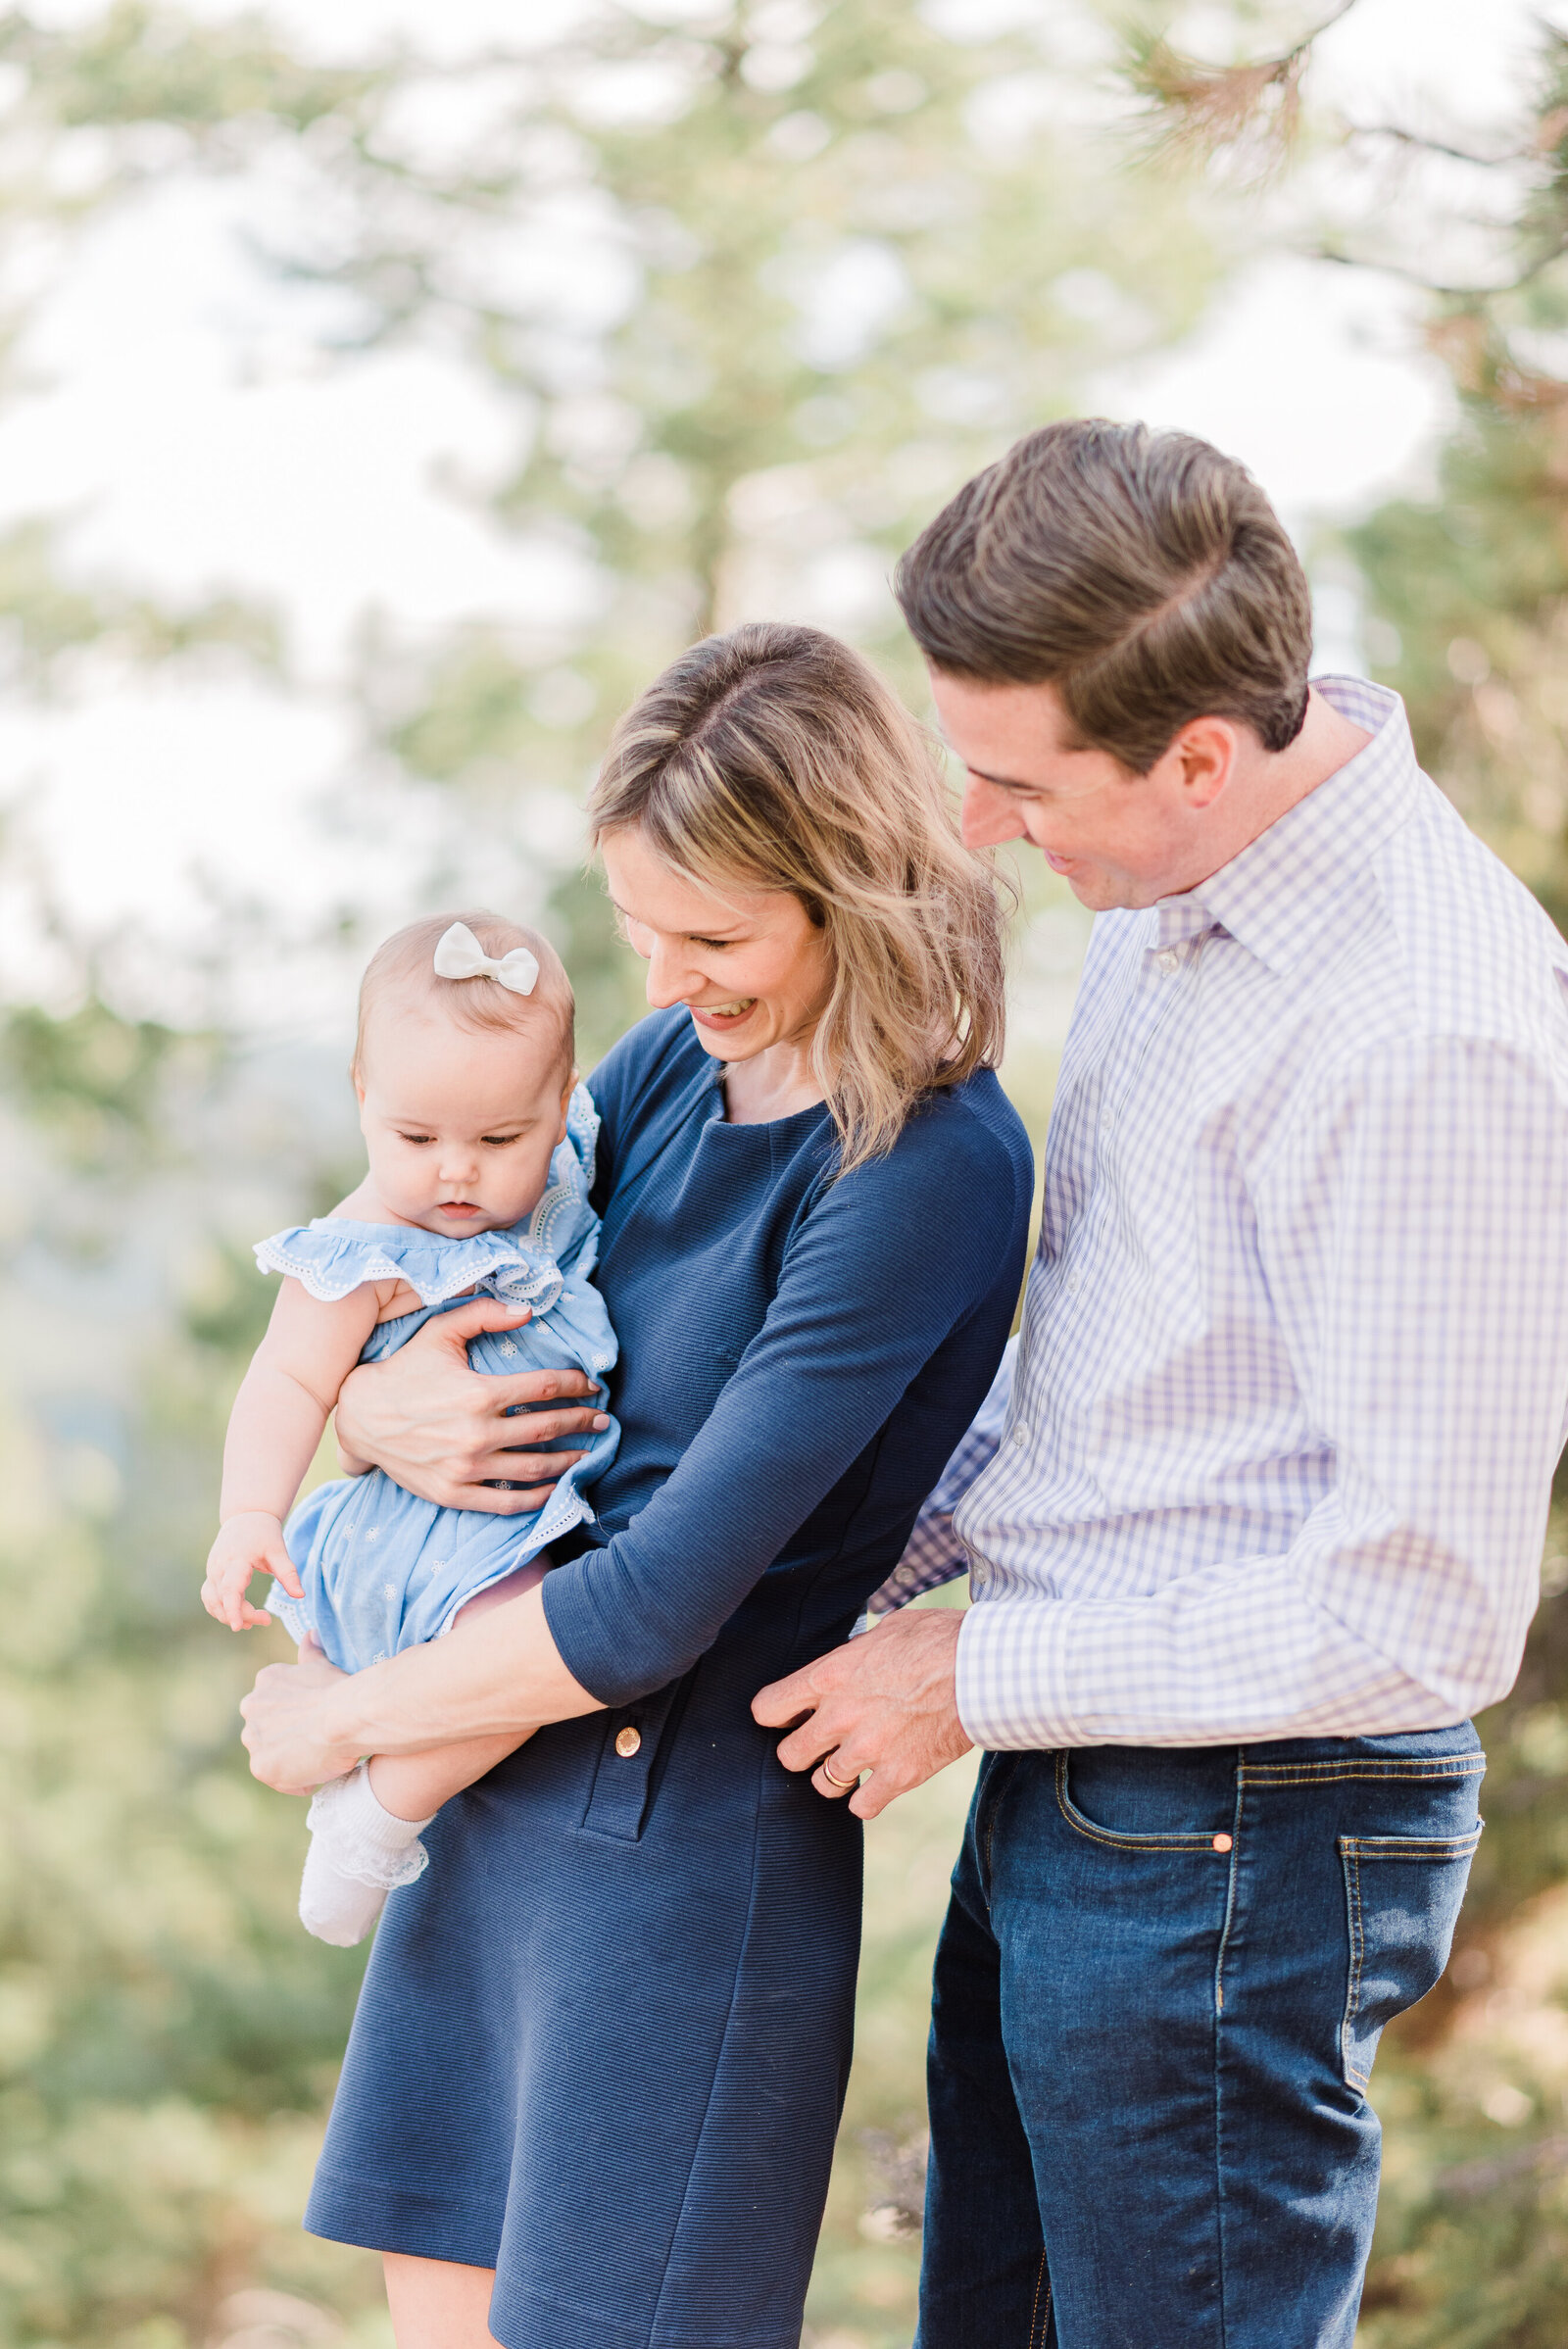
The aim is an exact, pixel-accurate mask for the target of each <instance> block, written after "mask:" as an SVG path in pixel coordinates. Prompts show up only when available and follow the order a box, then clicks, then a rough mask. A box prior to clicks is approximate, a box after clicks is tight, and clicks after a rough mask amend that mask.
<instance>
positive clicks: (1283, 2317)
mask: <svg viewBox="0 0 1568 2349" xmlns="http://www.w3.org/2000/svg"><path fill="white" fill-rule="evenodd" d="M1485 1766H1486V1762H1485V1756H1484V1755H1483V1754H1482V1752H1481V1749H1480V1742H1479V1740H1478V1738H1477V1737H1476V1734H1475V1731H1474V1729H1472V1728H1471V1726H1470V1724H1469V1723H1468V1722H1466V1723H1463V1724H1462V1725H1461V1726H1460V1727H1459V1728H1457V1729H1448V1730H1436V1731H1429V1732H1422V1733H1420V1734H1412V1735H1408V1736H1402V1737H1312V1738H1298V1739H1292V1740H1288V1741H1282V1742H1280V1743H1277V1744H1268V1745H1250V1746H1235V1745H1225V1746H1204V1747H1200V1748H1196V1749H1195V1748H1191V1747H1188V1748H1180V1749H1165V1748H1155V1747H1148V1746H1144V1747H1136V1746H1112V1745H1101V1746H1088V1747H1083V1748H1079V1749H1077V1750H1074V1751H1072V1752H1064V1753H1003V1754H988V1755H987V1756H986V1757H985V1761H984V1765H983V1767H982V1769H981V1772H980V1780H979V1785H978V1786H977V1787H976V1790H975V1798H974V1806H973V1809H972V1810H971V1812H970V1815H969V1824H968V1828H967V1830H966V1833H965V1836H964V1847H963V1852H962V1854H961V1856H960V1858H959V1861H958V1865H957V1868H956V1872H955V1875H954V1880H953V1900H952V1906H951V1908H950V1910H949V1913H948V1919H947V1923H946V1926H945V1927H944V1929H943V1933H942V1940H941V1945H940V1947H939V1949H938V1952H937V1963H936V1996H935V2005H934V2013H933V2022H932V2031H931V2057H930V2097H931V2170H930V2178H929V2182H928V2186H927V2193H926V2237H925V2260H924V2268H923V2273H922V2276H921V2285H920V2330H919V2334H918V2336H917V2341H916V2349H1350V2342H1351V2338H1352V2336H1353V2334H1354V2331H1355V2320H1356V2310H1357V2306H1358V2303H1359V2300H1360V2292H1361V2277H1362V2273H1363V2271H1364V2269H1365V2265H1366V2256H1367V2250H1368V2247H1369V2244H1370V2240H1371V2234H1372V2220H1373V2215H1374V2211H1375V2208H1376V2203H1377V2186H1378V2153H1379V2129H1378V2122H1377V2117H1376V2115H1375V2114H1374V2113H1373V2112H1372V2110H1371V2108H1370V2106H1369V2105H1368V2104H1367V2101H1366V2094H1365V2090H1366V2084H1367V2079H1368V2076H1369V2074H1370V2072H1371V2069H1372V2059H1373V2056H1374V2054H1375V2053H1376V2050H1377V2043H1378V2038H1379V2036H1380V2034H1381V2032H1382V2030H1383V2026H1384V2025H1385V2024H1386V2023H1387V2022H1388V2021H1389V2020H1390V2018H1391V2017H1392V2016H1394V2015H1397V2014H1399V2013H1401V2012H1402V2011H1403V2009H1404V2008H1405V2007H1408V2006H1412V2005H1414V2003H1415V2001H1416V2000H1417V1999H1418V1998H1420V1997H1421V1996H1422V1995H1423V1994H1424V1993H1425V1992H1426V1991H1427V1990H1429V1989H1430V1988H1431V1987H1432V1985H1433V1983H1434V1982H1436V1981H1437V1979H1438V1977H1439V1975H1440V1974H1441V1973H1442V1972H1443V1969H1444V1967H1445V1965H1446V1962H1447V1956H1448V1944H1449V1942H1450V1940H1451V1938H1452V1935H1453V1927H1454V1921H1455V1919H1456V1918H1457V1916H1458V1913H1459V1903H1460V1901H1461V1900H1462V1898H1463V1896H1464V1887H1465V1880H1466V1878H1467V1876H1468V1875H1469V1871H1470V1859H1471V1855H1472V1853H1473V1852H1474V1850H1475V1847H1476V1844H1477V1842H1478V1841H1479V1839H1480V1835H1481V1823H1480V1820H1479V1819H1478V1817H1477V1813H1476V1798H1477V1793H1478V1790H1479V1787H1480V1783H1481V1773H1482V1771H1483V1769H1484V1768H1485Z"/></svg>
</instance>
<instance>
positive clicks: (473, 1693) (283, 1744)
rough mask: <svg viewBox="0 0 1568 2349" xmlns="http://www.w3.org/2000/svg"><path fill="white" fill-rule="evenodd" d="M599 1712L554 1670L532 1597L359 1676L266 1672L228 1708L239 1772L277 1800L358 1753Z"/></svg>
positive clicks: (403, 1749) (518, 1731) (304, 1664)
mask: <svg viewBox="0 0 1568 2349" xmlns="http://www.w3.org/2000/svg"><path fill="white" fill-rule="evenodd" d="M600 1709H601V1708H600V1703H599V1699H598V1698H597V1697H596V1696H591V1695H590V1694H589V1692H588V1690H587V1689H586V1688H583V1687H581V1686H580V1684H579V1683H578V1682H577V1681H575V1680H573V1679H572V1677H571V1674H570V1673H569V1672H568V1671H567V1670H566V1668H565V1666H564V1664H563V1662H562V1660H561V1652H560V1650H559V1648H558V1647H557V1645H556V1642H555V1640H554V1639H553V1638H552V1637H551V1633H550V1627H549V1625H548V1624H547V1623H546V1621H545V1619H544V1610H543V1606H542V1604H541V1592H540V1590H538V1589H535V1590H528V1591H525V1592H524V1594H523V1596H522V1597H521V1598H514V1599H509V1600H508V1601H507V1603H506V1605H505V1606H500V1607H495V1608H493V1609H492V1610H491V1612H490V1613H489V1614H487V1615H485V1616H484V1617H482V1618H481V1619H480V1620H479V1621H477V1622H474V1623H471V1624H464V1623H460V1624H459V1625H458V1627H457V1629H456V1631H454V1632H451V1633H449V1634H448V1635H447V1637H446V1638H445V1639H431V1640H429V1641H428V1642H426V1644H425V1645H423V1646H422V1647H410V1648H407V1649H405V1651H404V1653H403V1654H402V1655H398V1656H391V1657H389V1658H388V1660H387V1661H386V1663H384V1664H372V1665H370V1666H369V1668H368V1670H367V1671H365V1672H355V1673H343V1672H338V1671H336V1670H334V1668H333V1667H332V1665H330V1664H329V1663H328V1662H327V1660H326V1658H325V1657H324V1656H323V1655H321V1654H320V1653H319V1651H312V1652H310V1653H308V1654H307V1655H306V1656H305V1657H304V1658H303V1659H302V1661H301V1662H300V1663H298V1664H270V1665H269V1666H268V1667H267V1669H266V1670H265V1671H264V1672H262V1673H261V1674H259V1676H258V1678H257V1682H256V1686H255V1688H253V1689H252V1691H251V1693H250V1695H249V1696H247V1697H246V1698H245V1700H244V1702H243V1703H242V1705H241V1706H240V1711H241V1712H242V1713H243V1714H244V1716H245V1730H244V1738H245V1743H246V1745H247V1746H248V1748H249V1749H250V1756H251V1769H252V1770H253V1771H254V1773H255V1775H256V1776H257V1777H258V1778H259V1779H262V1780H264V1781H265V1782H266V1784H267V1785H268V1786H275V1787H277V1789H278V1790H279V1792H280V1793H284V1794H304V1793H308V1792H309V1791H310V1789H311V1788H312V1787H313V1786H319V1785H320V1784H321V1782H322V1781H323V1780H324V1779H328V1778H340V1777H341V1776H342V1774H343V1772H344V1771H345V1770H352V1769H353V1767H354V1765H355V1763H356V1762H357V1761H358V1760H359V1759H360V1757H361V1755H362V1754H367V1753H377V1754H381V1753H424V1752H427V1751H428V1750H429V1749H430V1748H432V1747H434V1746H438V1745H451V1744H455V1743H457V1742H458V1741H459V1740H460V1739H464V1738H468V1737H488V1736H506V1737H520V1736H521V1735H523V1733H524V1732H526V1731H527V1730H530V1729H532V1728H534V1727H536V1726H537V1725H538V1724H539V1723H541V1722H545V1721H569V1720H570V1719H572V1718H573V1716H574V1715H576V1714H578V1713H595V1712H598V1711H599V1710H600Z"/></svg>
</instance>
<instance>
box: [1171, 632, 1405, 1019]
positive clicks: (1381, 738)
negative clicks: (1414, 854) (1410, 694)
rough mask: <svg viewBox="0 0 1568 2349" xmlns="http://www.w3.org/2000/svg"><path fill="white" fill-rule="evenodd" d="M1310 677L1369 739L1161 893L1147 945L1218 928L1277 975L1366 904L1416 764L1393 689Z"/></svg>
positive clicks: (1351, 680) (1175, 942)
mask: <svg viewBox="0 0 1568 2349" xmlns="http://www.w3.org/2000/svg"><path fill="white" fill-rule="evenodd" d="M1312 682H1313V685H1314V686H1315V688H1316V690H1317V691H1318V692H1319V693H1320V694H1321V695H1322V696H1323V698H1324V700H1325V701H1326V702H1329V703H1331V704H1332V705H1333V707H1334V708H1335V709H1336V710H1338V711H1339V712H1340V714H1341V716H1342V717H1348V719H1349V720H1350V722H1351V724H1352V725H1356V726H1362V727H1364V728H1365V729H1366V731H1367V732H1368V733H1369V734H1370V735H1371V737H1372V739H1371V741H1370V742H1369V743H1367V744H1366V745H1365V746H1364V747H1363V748H1362V749H1361V750H1359V751H1357V753H1356V755H1355V757H1354V758H1353V759H1349V760H1348V762H1347V763H1346V764H1345V765H1344V766H1342V767H1340V768H1339V769H1338V770H1337V772H1336V773H1334V774H1332V775H1330V776H1329V778H1328V780H1327V781H1326V782H1323V783H1320V784H1319V785H1318V787H1317V789H1316V790H1315V791H1310V792H1308V793H1307V795H1306V798H1305V799H1304V800H1299V801H1298V802H1297V804H1296V806H1295V807H1290V808H1287V810H1286V812H1285V813H1284V814H1283V815H1282V816H1281V817H1280V818H1279V820H1278V822H1277V823H1272V824H1270V826H1269V828H1268V830H1267V831H1266V832H1260V833H1259V834H1258V836H1257V838H1256V840H1253V841H1250V842H1249V843H1248V845H1247V847H1246V848H1245V849H1243V850H1242V852H1241V854H1240V855H1239V856H1233V857H1232V858H1231V860H1230V862H1229V864H1222V865H1221V866H1220V868H1219V871H1218V872H1217V873H1211V874H1210V875H1209V877H1208V879H1207V880H1206V881H1201V882H1200V884H1199V886H1198V887H1197V888H1196V889H1190V890H1187V891H1185V892H1184V893H1183V895H1182V896H1180V897H1170V898H1161V899H1160V901H1159V903H1158V905H1156V906H1155V907H1154V911H1155V912H1156V914H1157V915H1158V929H1157V933H1156V935H1155V937H1154V938H1153V940H1152V945H1154V946H1156V947H1173V946H1182V945H1184V944H1185V943H1186V942H1187V941H1188V940H1189V939H1193V938H1199V937H1201V936H1202V935H1203V934H1204V933H1205V932H1206V931H1208V930H1212V929H1213V928H1215V927H1216V926H1218V927H1219V928H1221V929H1223V930H1226V931H1228V932H1229V934H1230V936H1231V937H1232V938H1234V939H1235V940H1236V942H1237V944H1238V945H1239V946H1244V947H1246V949H1247V951H1248V953H1249V954H1255V955H1256V957H1257V959H1258V960H1259V961H1260V962H1262V963H1264V964H1266V965H1267V967H1268V968H1269V969H1270V970H1272V971H1275V972H1277V973H1280V974H1284V973H1286V972H1288V971H1290V970H1293V969H1294V968H1295V967H1296V965H1297V964H1298V963H1299V962H1301V961H1302V960H1304V958H1305V956H1306V954H1307V953H1308V951H1309V950H1310V949H1311V948H1312V947H1313V946H1314V944H1316V943H1318V942H1319V941H1320V940H1321V938H1322V934H1323V932H1324V931H1325V930H1326V929H1327V928H1328V927H1329V926H1330V925H1331V924H1332V923H1334V922H1336V921H1339V920H1343V919H1344V918H1345V916H1346V914H1347V913H1348V912H1349V911H1351V910H1353V909H1354V908H1356V907H1358V906H1359V905H1362V904H1363V903H1364V898H1363V892H1364V890H1365V887H1366V879H1367V868H1368V866H1369V864H1370V862H1371V859H1372V857H1373V856H1375V855H1376V854H1377V851H1378V850H1379V849H1380V848H1381V847H1382V846H1383V843H1384V842H1385V841H1386V840H1387V839H1388V837H1389V835H1390V834H1391V833H1392V832H1393V831H1395V830H1396V829H1397V826H1398V825H1400V824H1401V823H1403V822H1404V821H1405V819H1406V818H1407V816H1408V815H1409V813H1410V811H1411V809H1412V807H1414V805H1415V800H1416V794H1417V791H1418V788H1419V785H1420V780H1421V770H1420V768H1419V767H1418V766H1417V765H1416V761H1415V748H1414V745H1413V744H1412V743H1411V740H1410V728H1409V724H1408V722H1407V720H1406V718H1405V714H1404V704H1403V703H1402V702H1401V701H1400V699H1399V697H1398V695H1397V693H1390V692H1389V690H1388V688H1387V687H1386V686H1382V685H1373V684H1370V683H1369V682H1368V681H1367V679H1366V678H1364V677H1314V678H1313V680H1312Z"/></svg>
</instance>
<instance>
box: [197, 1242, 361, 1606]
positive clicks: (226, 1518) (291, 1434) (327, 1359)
mask: <svg viewBox="0 0 1568 2349" xmlns="http://www.w3.org/2000/svg"><path fill="white" fill-rule="evenodd" d="M379 1310H380V1299H379V1296H378V1293H377V1291H376V1289H375V1288H374V1287H373V1286H365V1287H363V1288H359V1289H355V1290H353V1291H351V1293H350V1294H349V1296H347V1297H341V1298H338V1299H335V1300H334V1301H332V1302H331V1303H326V1302H323V1301H322V1300H321V1299H320V1298H319V1297H312V1296H311V1294H310V1292H309V1291H308V1290H307V1289H305V1288H303V1287H302V1286H301V1284H300V1283H299V1282H298V1281H293V1280H285V1281H284V1283H283V1286H282V1288H281V1290H280V1291H279V1293H278V1297H277V1302H276V1304H275V1305H274V1306H273V1307H272V1318H271V1320H270V1323H269V1325H268V1330H267V1335H266V1337H265V1338H264V1339H263V1340H262V1343H261V1345H260V1346H258V1347H257V1349H256V1353H255V1355H254V1357H253V1359H252V1362H251V1366H250V1368H249V1370H247V1372H246V1373H245V1377H244V1381H243V1383H242V1385H241V1387H240V1391H239V1393H238V1395H236V1396H235V1398H234V1408H233V1410H232V1412H231V1413H230V1415H229V1422H228V1436H227V1440H226V1442H225V1443H224V1445H223V1487H222V1494H221V1500H220V1502H219V1516H220V1518H221V1524H222V1530H221V1533H220V1534H219V1537H218V1540H217V1541H216V1542H214V1544H213V1548H212V1552H211V1555H210V1556H209V1558H208V1561H207V1579H206V1581H205V1582H204V1584H203V1585H202V1603H203V1605H204V1606H205V1607H206V1609H207V1611H208V1613H209V1614H210V1615H216V1616H217V1617H218V1618H219V1619H220V1621H221V1622H224V1623H227V1624H229V1625H230V1626H231V1628H232V1629H233V1630H235V1631H245V1630H248V1629H249V1628H250V1627H251V1626H252V1625H253V1624H257V1623H267V1622H269V1621H270V1617H269V1616H268V1615H266V1614H265V1613H264V1612H262V1611H260V1610H259V1609H257V1608H256V1607H253V1606H252V1605H251V1604H250V1602H249V1600H248V1599H247V1598H246V1595H245V1593H246V1590H248V1588H249V1586H250V1581H251V1577H252V1575H253V1574H255V1573H256V1572H257V1571H258V1569H260V1570H262V1571H263V1572H265V1573H268V1574H271V1575H275V1576H276V1578H277V1579H278V1581H279V1582H281V1583H282V1585H283V1588H284V1589H285V1590H288V1591H290V1592H292V1594H293V1595H294V1596H295V1597H296V1598H297V1597H298V1596H299V1595H300V1585H299V1577H298V1576H297V1575H296V1574H295V1572H294V1569H293V1567H292V1565H291V1564H290V1563H289V1557H288V1552H287V1550H286V1549H285V1547H284V1545H283V1519H284V1518H285V1517H286V1516H287V1514H288V1511H289V1509H290V1507H291V1506H292V1504H293V1500H294V1495H295V1494H296V1493H298V1491H299V1489H300V1482H301V1480H302V1478H303V1477H304V1475H305V1471H306V1470H307V1468H309V1466H310V1464H311V1462H312V1460H313V1459H314V1458H315V1456H316V1447H317V1445H318V1444H319V1443H320V1441H321V1431H322V1430H323V1428H324V1427H325V1426H326V1421H327V1415H328V1413H329V1412H330V1411H331V1408H332V1405H333V1403H334V1402H335V1401H336V1400H337V1391H338V1389H339V1387H341V1385H342V1384H343V1381H344V1380H345V1379H346V1378H347V1376H348V1374H349V1372H350V1371H351V1370H352V1369H353V1367H354V1365H355V1363H356V1362H357V1361H358V1360H359V1358H360V1350H361V1348H362V1347H363V1346H364V1344H365V1341H366V1339H367V1338H368V1336H369V1334H370V1331H371V1329H372V1328H373V1326H374V1324H375V1319H376V1315H377V1313H378V1311H379Z"/></svg>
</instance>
